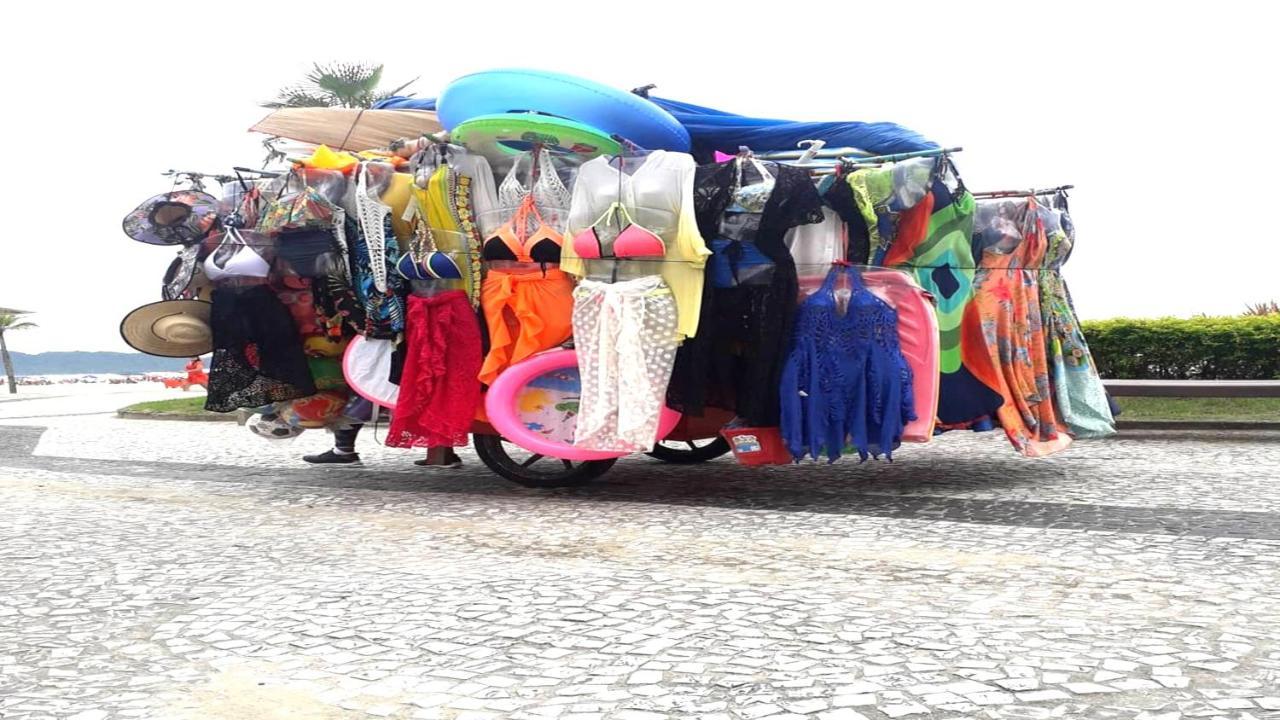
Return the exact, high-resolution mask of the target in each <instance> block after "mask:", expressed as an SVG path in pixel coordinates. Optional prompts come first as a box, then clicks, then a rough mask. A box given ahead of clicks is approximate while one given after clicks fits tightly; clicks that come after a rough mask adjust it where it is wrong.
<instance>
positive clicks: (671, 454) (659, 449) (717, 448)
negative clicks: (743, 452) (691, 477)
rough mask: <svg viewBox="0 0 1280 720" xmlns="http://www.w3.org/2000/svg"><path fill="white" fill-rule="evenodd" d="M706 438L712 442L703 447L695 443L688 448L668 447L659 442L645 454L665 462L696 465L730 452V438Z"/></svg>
mask: <svg viewBox="0 0 1280 720" xmlns="http://www.w3.org/2000/svg"><path fill="white" fill-rule="evenodd" d="M706 439H708V440H711V442H710V443H708V444H706V445H703V446H701V447H698V446H696V445H695V446H693V447H690V448H688V449H684V448H676V447H668V446H666V445H663V444H661V443H659V444H657V445H654V446H653V451H652V452H648V453H645V454H646V455H648V456H649V457H651V458H657V459H659V460H661V461H662V462H665V463H673V464H676V465H696V464H698V463H704V462H706V461H708V460H715V459H716V458H718V457H720V456H721V455H724V454H725V453H727V452H729V450H730V447H729V441H728V440H725V439H724V438H722V437H717V438H715V439H712V438H706ZM671 442H680V441H678V440H674V441H671ZM686 444H690V445H692V443H686Z"/></svg>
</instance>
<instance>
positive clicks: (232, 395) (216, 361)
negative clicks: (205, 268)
mask: <svg viewBox="0 0 1280 720" xmlns="http://www.w3.org/2000/svg"><path fill="white" fill-rule="evenodd" d="M209 327H210V330H212V331H213V359H212V361H211V363H210V367H209V396H208V398H207V399H206V400H205V405H204V407H205V409H206V410H209V411H211V412H231V411H232V410H235V409H236V408H256V407H261V406H263V405H269V404H271V403H276V402H281V401H284V400H295V399H297V398H303V397H307V396H308V395H314V394H315V393H316V386H315V382H314V380H312V378H311V369H310V368H309V367H308V366H307V358H306V355H305V354H304V353H303V350H302V340H301V339H300V338H299V337H298V328H297V326H296V325H295V324H294V322H293V317H292V316H290V315H289V310H288V309H287V308H286V307H285V306H284V304H283V303H281V302H280V299H279V298H278V297H276V295H275V293H274V292H272V290H271V288H269V287H267V286H266V285H255V286H252V287H247V288H217V289H215V290H214V291H213V308H212V310H211V313H210V318H209Z"/></svg>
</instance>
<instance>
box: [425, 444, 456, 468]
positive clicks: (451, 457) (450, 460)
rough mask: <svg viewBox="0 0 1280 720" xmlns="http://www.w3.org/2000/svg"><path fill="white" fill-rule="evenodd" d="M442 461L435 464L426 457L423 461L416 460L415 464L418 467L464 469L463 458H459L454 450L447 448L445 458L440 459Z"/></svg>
mask: <svg viewBox="0 0 1280 720" xmlns="http://www.w3.org/2000/svg"><path fill="white" fill-rule="evenodd" d="M440 460H441V462H438V463H433V462H431V459H430V458H429V457H426V458H423V459H421V460H414V461H413V464H414V465H417V466H418V467H434V468H448V469H450V470H452V469H455V468H460V467H462V458H460V457H458V454H457V453H455V452H454V451H453V448H447V449H446V450H445V452H444V457H442V458H440Z"/></svg>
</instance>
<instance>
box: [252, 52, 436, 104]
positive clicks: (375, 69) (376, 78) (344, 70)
mask: <svg viewBox="0 0 1280 720" xmlns="http://www.w3.org/2000/svg"><path fill="white" fill-rule="evenodd" d="M382 68H383V66H382V65H371V64H368V63H342V62H332V63H327V64H323V65H322V64H320V63H314V64H313V65H312V66H311V71H310V72H308V73H307V75H306V78H305V79H304V82H302V83H301V84H298V85H291V86H288V87H285V88H283V89H281V90H280V92H279V95H278V97H277V98H276V99H275V100H272V101H270V102H265V103H262V107H265V108H271V109H279V108H294V107H335V106H340V107H352V108H367V107H370V106H371V105H373V104H374V103H376V102H378V101H379V100H382V99H384V98H387V97H391V96H392V95H396V94H398V93H400V92H402V91H403V90H404V89H405V88H407V87H409V85H411V84H413V83H414V82H416V81H417V80H418V78H414V79H413V80H410V81H409V82H407V83H404V84H403V85H400V86H399V87H397V88H395V89H394V90H391V91H389V92H388V91H382V90H378V85H379V83H381V82H382Z"/></svg>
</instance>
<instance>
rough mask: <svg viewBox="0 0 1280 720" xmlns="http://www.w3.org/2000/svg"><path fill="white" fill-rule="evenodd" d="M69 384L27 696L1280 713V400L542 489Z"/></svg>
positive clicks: (15, 652) (107, 700)
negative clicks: (332, 458)
mask: <svg viewBox="0 0 1280 720" xmlns="http://www.w3.org/2000/svg"><path fill="white" fill-rule="evenodd" d="M57 402H62V401H56V402H55V401H54V400H48V401H31V402H30V403H6V404H4V405H2V406H0V423H5V424H6V426H4V427H0V718H4V719H5V720H10V719H13V720H18V719H34V718H68V717H74V718H78V719H79V720H90V719H92V720H107V719H113V718H162V719H165V720H168V719H170V718H176V719H178V720H187V719H195V718H227V719H231V718H236V719H240V718H349V717H390V718H450V719H453V720H476V719H484V718H529V719H541V718H547V719H561V720H588V719H598V720H606V719H616V720H659V719H661V718H702V719H705V720H762V719H764V718H772V719H773V720H782V719H787V720H799V719H801V718H813V719H817V720H859V719H861V718H868V719H873V720H879V719H883V718H904V717H905V718H991V719H993V720H999V719H1001V718H1018V719H1023V718H1050V717H1061V718H1133V719H1135V720H1137V719H1141V720H1174V719H1176V718H1270V717H1280V591H1277V588H1280V482H1277V476H1278V475H1280V434H1266V433H1253V434H1245V433H1237V434H1217V435H1205V434H1188V435H1177V434H1171V433H1152V434H1147V435H1143V436H1139V435H1136V434H1135V435H1130V436H1127V437H1125V438H1122V439H1118V440H1114V441H1108V442H1100V443H1090V444H1085V443H1081V444H1079V445H1078V446H1077V447H1075V448H1073V449H1072V450H1070V451H1069V452H1068V453H1066V454H1065V455H1063V456H1061V457H1058V458H1050V459H1047V460H1040V461H1028V460H1023V459H1021V458H1018V457H1015V456H1014V455H1013V454H1012V453H1011V451H1010V450H1009V448H1008V447H1007V445H1006V444H1005V443H1004V441H1003V440H1002V439H1001V438H999V437H996V436H994V435H970V434H955V435H951V436H946V437H943V438H940V439H939V440H937V441H935V442H934V443H932V444H930V445H929V446H925V447H910V448H905V449H904V450H902V451H901V452H900V453H899V454H897V457H898V460H897V461H896V462H895V463H893V464H892V465H887V464H872V463H868V464H866V465H861V466H859V465H856V464H852V463H845V464H837V465H835V466H819V465H814V466H804V467H800V468H771V469H766V470H748V469H744V468H738V467H737V466H735V465H733V464H732V463H731V462H726V461H717V462H713V463H710V464H708V465H705V466H700V467H696V468H689V467H674V466H666V465H662V464H661V463H658V462H656V461H652V460H649V459H647V458H639V459H630V460H626V461H623V462H621V463H619V465H618V466H617V467H616V468H615V469H614V470H613V471H611V472H610V473H609V474H607V475H606V476H604V477H603V478H601V479H600V480H599V481H598V482H597V483H596V484H594V485H592V486H589V487H585V488H576V489H568V490H555V491H536V490H526V489H522V488H518V487H515V486H513V485H510V484H507V483H505V482H503V481H501V480H499V479H497V478H495V477H494V476H492V475H491V474H489V473H488V472H487V471H485V470H484V469H483V468H481V467H480V466H479V463H478V462H477V461H476V459H475V457H474V456H473V455H470V454H469V453H464V458H465V460H466V462H467V467H466V469H463V470H460V471H439V470H437V471H435V472H434V473H429V472H424V471H421V470H418V469H416V468H413V467H412V466H411V465H410V464H409V462H408V461H409V459H410V458H411V457H413V456H412V455H406V454H403V453H400V452H397V451H391V450H386V449H381V448H373V447H369V448H364V447H362V450H365V453H366V460H367V461H366V463H365V465H364V466H363V467H359V468H350V467H343V468H316V469H308V468H302V467H299V463H298V462H297V461H296V456H297V455H299V454H301V453H303V452H309V451H313V450H316V449H319V448H321V447H323V446H324V445H325V444H326V442H325V441H326V438H325V437H324V436H323V435H322V434H319V433H309V434H306V435H304V436H303V437H302V438H300V439H299V440H298V441H296V442H294V443H286V444H284V445H279V446H277V445H273V444H269V443H267V442H266V441H261V440H258V439H256V438H253V437H251V436H249V434H248V433H247V432H246V431H245V430H244V428H240V427H237V426H235V425H234V424H230V423H226V424H224V423H164V422H147V421H126V420H116V419H113V418H110V417H109V416H107V415H102V414H84V413H76V412H63V410H64V409H65V408H64V407H63V406H61V405H58V404H57ZM22 405H26V406H27V407H28V409H26V410H23V411H22V412H21V413H19V412H18V411H17V410H16V408H17V407H18V406H22ZM95 412H98V411H95ZM42 414H43V417H41V415H42ZM55 415H58V416H59V417H54V416H55ZM33 416H35V417H38V419H36V420H33V419H32V417H33ZM33 425H40V426H42V427H33ZM361 442H362V444H369V443H368V438H362V440H361Z"/></svg>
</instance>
